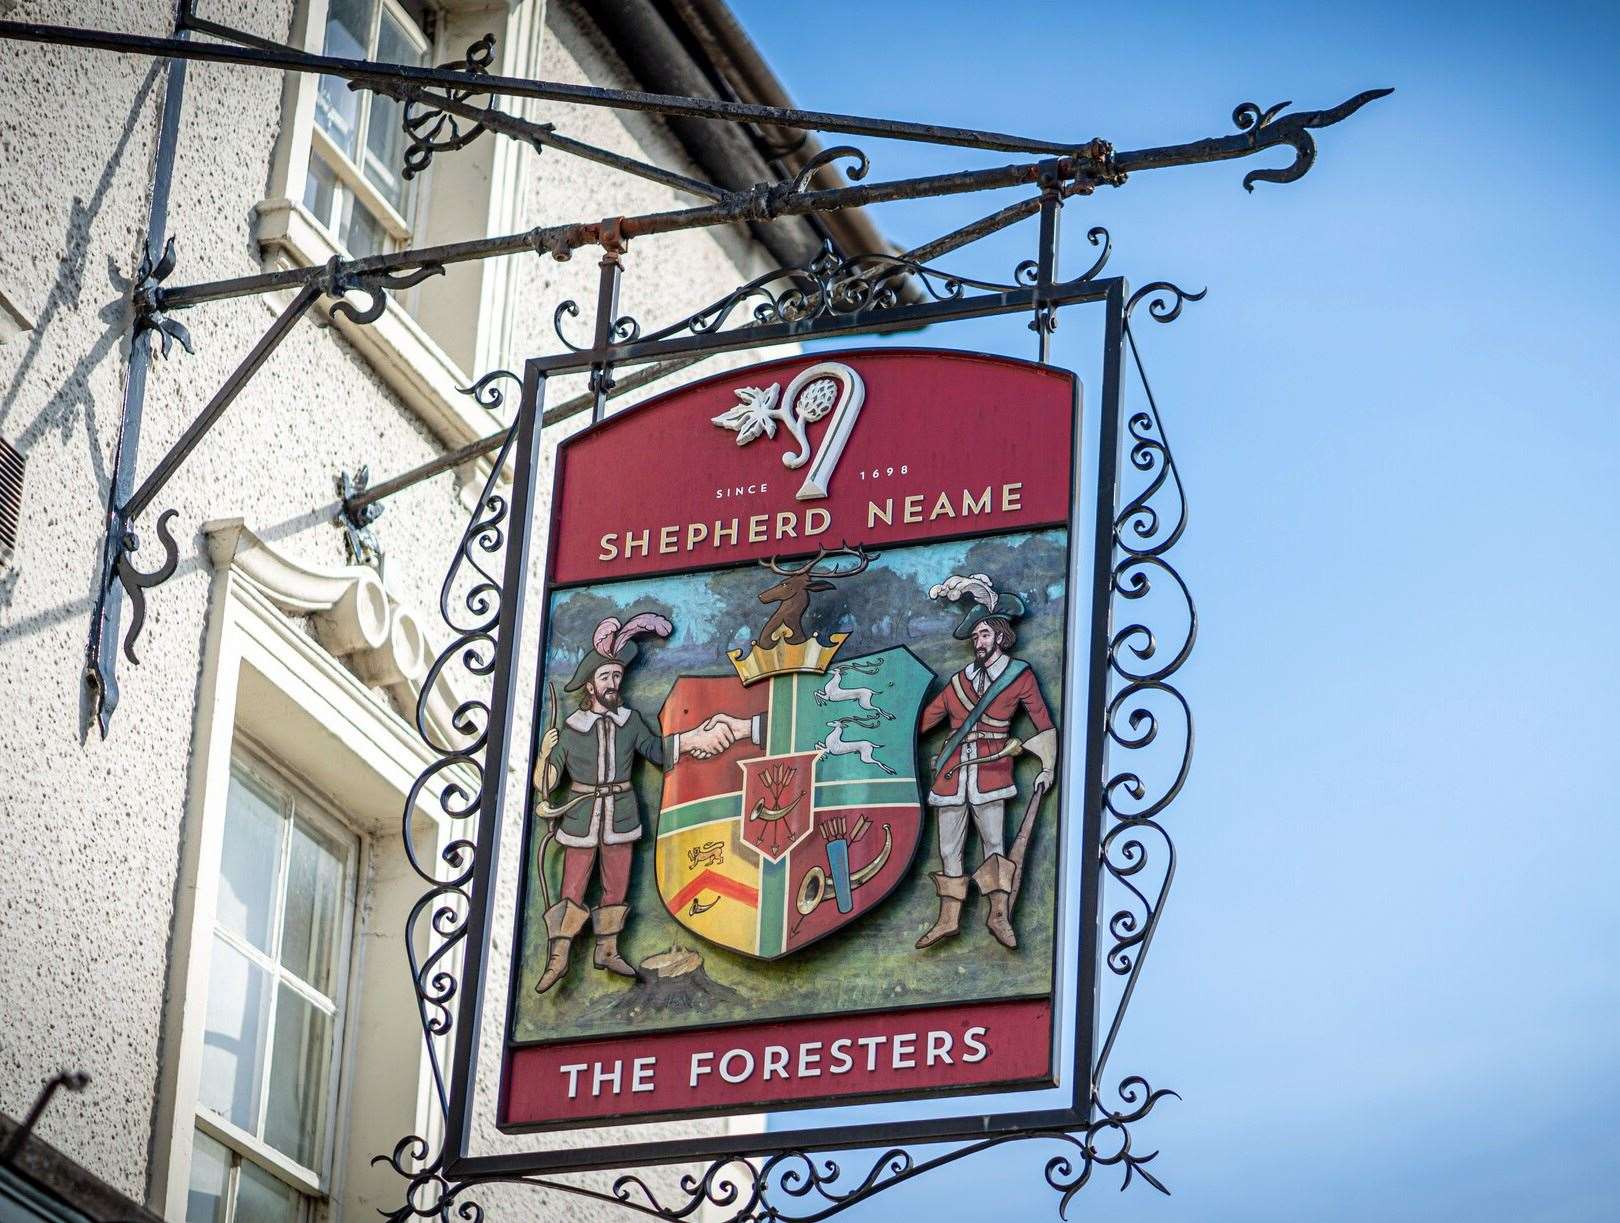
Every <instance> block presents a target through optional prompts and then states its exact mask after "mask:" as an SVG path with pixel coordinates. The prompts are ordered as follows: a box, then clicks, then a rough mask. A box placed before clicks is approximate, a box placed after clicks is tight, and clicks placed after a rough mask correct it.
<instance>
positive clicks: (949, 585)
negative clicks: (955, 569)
mask: <svg viewBox="0 0 1620 1223" xmlns="http://www.w3.org/2000/svg"><path fill="white" fill-rule="evenodd" d="M963 595H966V596H967V597H968V598H970V599H972V600H973V601H974V602H975V603H982V604H984V609H985V611H995V610H996V588H995V586H994V585H993V584H992V583H991V581H990V577H989V575H988V574H983V573H969V574H961V573H953V574H951V576H950V577H948V578H946V579H945V580H944V581H943V582H941V583H939V584H938V585H937V586H934V587H932V588H930V589H929V591H928V597H929V598H930V599H939V598H945V599H949V600H950V601H951V602H953V603H954V602H956V601H957V600H959V599H961V598H962V596H963Z"/></svg>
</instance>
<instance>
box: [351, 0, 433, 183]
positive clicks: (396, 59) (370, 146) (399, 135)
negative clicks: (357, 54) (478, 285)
mask: <svg viewBox="0 0 1620 1223" xmlns="http://www.w3.org/2000/svg"><path fill="white" fill-rule="evenodd" d="M377 59H378V61H379V62H381V63H385V64H409V65H411V66H413V67H420V66H421V64H422V62H423V56H422V53H421V52H420V51H418V50H417V49H416V43H415V42H414V41H413V40H412V39H411V37H410V36H409V35H408V34H406V33H405V29H404V27H403V26H401V25H400V23H399V22H398V21H397V20H396V19H395V18H394V15H393V14H392V13H390V12H389V11H388V10H387V9H384V10H383V14H382V22H381V24H380V26H379V27H378V30H377ZM403 118H404V107H403V106H401V105H400V103H398V102H397V101H395V100H394V99H393V98H385V97H382V96H381V95H375V96H373V97H372V99H371V122H370V124H369V125H368V126H367V128H366V163H365V174H366V177H367V178H368V179H370V180H371V181H372V183H373V184H375V185H376V187H377V190H378V191H380V192H382V195H383V198H384V199H386V200H387V201H388V202H389V203H390V204H392V205H393V206H394V207H395V208H396V209H398V210H399V211H400V212H402V213H403V212H405V211H406V207H405V192H406V188H407V187H408V186H409V185H410V184H409V183H407V182H406V181H405V179H404V178H402V177H401V176H400V171H401V170H402V169H403V168H404V167H403V164H402V158H403V156H404V154H403V149H404V147H405V133H404V131H403V129H402V128H401V126H400V125H401V123H402V121H403Z"/></svg>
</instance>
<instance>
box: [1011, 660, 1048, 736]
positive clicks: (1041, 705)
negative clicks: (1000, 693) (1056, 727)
mask: <svg viewBox="0 0 1620 1223" xmlns="http://www.w3.org/2000/svg"><path fill="white" fill-rule="evenodd" d="M1013 691H1014V693H1015V695H1017V697H1018V703H1019V704H1020V705H1022V706H1023V707H1024V712H1025V713H1026V714H1028V715H1029V720H1030V721H1031V722H1033V723H1034V724H1035V733H1036V734H1040V732H1041V731H1043V730H1051V729H1052V713H1051V711H1050V710H1049V709H1047V707H1046V698H1045V697H1043V696H1042V695H1041V686H1040V684H1039V683H1038V682H1037V681H1036V679H1035V672H1034V671H1033V670H1032V669H1030V670H1025V672H1024V673H1023V674H1022V675H1020V676H1019V677H1018V682H1017V683H1016V684H1014V685H1013Z"/></svg>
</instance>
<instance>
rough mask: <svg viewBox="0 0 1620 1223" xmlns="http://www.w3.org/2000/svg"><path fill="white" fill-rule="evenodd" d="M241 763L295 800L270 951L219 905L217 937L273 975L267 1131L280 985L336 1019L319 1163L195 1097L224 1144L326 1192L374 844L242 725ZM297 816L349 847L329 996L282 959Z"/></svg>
mask: <svg viewBox="0 0 1620 1223" xmlns="http://www.w3.org/2000/svg"><path fill="white" fill-rule="evenodd" d="M237 770H240V771H242V772H245V773H247V774H249V775H250V776H251V777H252V778H253V779H254V780H255V781H257V782H258V783H259V784H260V785H261V786H263V787H264V788H265V789H266V790H268V791H270V792H271V793H274V794H276V795H277V797H278V799H281V798H285V799H290V800H291V803H292V806H291V809H290V810H289V809H287V808H286V806H285V804H284V806H283V811H282V817H283V820H284V821H285V826H284V827H283V829H282V834H281V844H280V846H279V848H278V851H277V854H278V856H277V867H276V871H277V873H276V880H275V884H274V886H273V888H272V891H273V895H274V902H273V908H272V913H273V914H274V919H273V926H272V930H271V946H270V951H269V952H268V953H266V952H264V951H261V950H259V949H258V948H257V947H255V946H253V945H252V944H251V943H250V942H248V940H247V939H245V938H243V937H242V936H241V935H240V934H238V933H237V932H236V931H234V930H231V929H229V928H228V927H226V926H224V925H221V924H220V922H219V918H218V914H217V912H216V914H215V917H214V922H213V934H214V937H215V938H219V939H223V940H224V942H225V943H226V945H228V946H229V947H230V948H231V949H232V950H233V951H236V952H238V953H239V954H241V955H242V956H244V957H246V958H247V960H248V961H249V962H250V963H252V964H254V965H256V966H258V967H259V968H260V969H261V970H262V971H263V972H265V973H266V974H267V976H268V978H269V980H270V982H271V990H270V999H269V1003H268V1005H267V1006H266V1008H265V1013H264V1040H265V1058H266V1062H265V1070H264V1073H265V1078H266V1083H265V1085H264V1087H262V1088H261V1092H260V1099H259V1105H258V1109H259V1115H258V1117H257V1119H256V1122H257V1123H256V1126H255V1128H256V1129H258V1130H259V1131H261V1132H262V1131H263V1130H264V1123H265V1115H266V1113H267V1111H268V1109H269V1107H270V1092H269V1088H268V1080H269V1076H271V1075H273V1074H274V1073H275V1058H274V1052H275V1032H276V1008H277V1006H278V1005H279V1004H280V999H281V988H280V987H281V986H282V985H283V984H286V985H287V986H288V987H289V988H291V989H292V990H293V991H294V992H296V993H298V994H299V995H300V996H302V997H303V998H304V999H305V1000H306V1001H308V1002H310V1003H312V1004H313V1005H314V1006H315V1008H316V1009H317V1010H319V1011H321V1012H322V1013H323V1014H325V1015H326V1016H327V1017H328V1018H329V1019H330V1020H331V1022H332V1033H333V1037H334V1039H333V1041H332V1052H331V1055H330V1060H329V1063H328V1065H327V1068H326V1078H325V1084H326V1103H325V1111H326V1116H325V1118H324V1119H323V1121H322V1125H321V1149H320V1151H319V1152H318V1154H317V1159H316V1164H315V1166H314V1167H310V1166H307V1165H304V1164H300V1163H299V1162H298V1161H297V1160H295V1159H293V1158H292V1157H291V1156H289V1155H287V1154H285V1153H284V1152H282V1151H279V1150H277V1149H276V1148H275V1147H273V1146H270V1145H269V1144H268V1143H267V1142H265V1141H264V1140H263V1139H262V1138H260V1137H258V1136H257V1135H255V1134H251V1133H249V1132H247V1131H246V1130H244V1129H242V1128H241V1127H239V1126H237V1125H236V1124H235V1123H233V1122H232V1121H231V1120H230V1119H229V1118H227V1117H223V1116H221V1115H220V1114H218V1113H216V1112H214V1111H213V1110H212V1109H210V1108H209V1107H208V1106H207V1105H205V1104H203V1103H202V1102H201V1101H198V1103H197V1116H196V1121H197V1128H198V1129H200V1130H202V1131H203V1132H204V1133H206V1134H207V1135H208V1136H209V1137H211V1138H213V1139H214V1140H215V1141H217V1142H220V1143H223V1144H224V1145H225V1146H227V1147H229V1148H231V1149H233V1150H235V1151H236V1152H237V1153H238V1154H240V1155H244V1156H246V1157H248V1158H250V1159H251V1160H253V1162H254V1163H256V1164H259V1165H260V1166H261V1167H262V1168H264V1170H265V1171H267V1172H270V1173H272V1174H274V1175H275V1176H276V1177H278V1178H279V1179H280V1180H282V1181H284V1182H285V1183H287V1184H288V1185H291V1186H292V1187H293V1188H294V1189H296V1190H298V1191H299V1192H300V1193H303V1194H309V1195H316V1196H325V1195H327V1194H328V1193H329V1192H330V1190H331V1187H332V1169H333V1163H334V1159H335V1153H336V1149H337V1144H336V1133H337V1130H338V1125H339V1120H340V1118H341V1115H342V1114H341V1109H342V1106H343V1104H344V1100H343V1099H342V1095H341V1085H342V1071H343V1066H344V1064H345V1062H346V1061H347V1058H346V1056H345V1054H346V1052H347V1050H348V1047H349V1041H350V1038H351V1034H352V1028H353V1025H352V1024H350V1023H349V1022H348V1019H349V1015H350V1011H351V1006H350V1003H351V1000H353V999H354V997H355V994H356V992H357V989H358V985H359V981H358V977H357V973H356V972H355V962H354V946H355V933H356V928H357V926H358V922H359V909H358V901H359V880H360V878H361V877H362V872H361V861H362V857H363V855H364V854H365V853H366V852H367V848H368V847H367V844H366V840H365V838H364V837H363V836H361V835H360V834H359V833H357V832H356V831H355V830H354V829H352V828H350V827H349V826H348V825H347V824H344V823H343V822H342V821H341V820H339V819H337V818H336V817H335V816H333V815H332V814H330V812H331V811H332V810H334V809H335V807H336V804H335V803H334V802H333V801H332V800H331V799H330V798H327V797H325V796H321V795H317V794H316V793H315V792H314V791H313V790H311V788H310V787H309V786H307V785H306V784H304V783H303V782H302V781H301V780H299V779H298V778H297V777H295V776H294V775H293V774H292V773H291V772H290V771H288V770H287V769H285V768H284V767H282V766H281V765H280V764H278V763H277V762H276V761H274V760H273V759H272V758H271V756H270V755H269V753H267V752H265V751H264V749H263V748H261V747H259V745H258V744H257V743H255V742H254V740H253V738H252V737H251V736H250V735H248V734H246V733H244V732H241V731H239V732H238V734H237V736H236V738H235V742H234V744H233V747H232V751H231V771H232V772H235V771H237ZM295 813H296V814H295ZM299 819H301V820H303V821H304V822H305V823H306V824H309V825H311V826H313V827H315V828H316V829H318V830H319V831H321V832H322V833H324V834H325V835H326V836H328V837H330V838H331V839H332V840H334V841H338V842H341V843H343V844H345V845H346V846H347V847H348V848H347V853H346V854H345V857H344V863H343V911H342V915H341V920H342V929H341V931H340V932H339V938H338V943H337V947H336V949H335V951H334V955H335V960H334V963H336V964H337V965H339V966H340V970H341V971H340V975H339V976H338V979H337V990H336V993H335V994H334V995H333V996H332V997H330V998H328V997H327V996H326V995H324V994H322V993H320V992H319V991H318V990H316V989H315V988H314V987H313V986H312V985H309V984H308V983H307V982H305V981H303V980H302V979H301V978H299V977H298V976H296V975H295V974H294V973H292V972H290V971H289V970H288V969H287V968H286V967H285V966H283V965H282V963H281V940H282V937H283V934H284V931H283V929H282V926H283V916H284V913H285V908H286V899H287V897H286V891H287V863H288V859H289V853H288V849H289V844H290V842H291V838H292V830H293V826H294V824H295V823H296V822H297V820H299Z"/></svg>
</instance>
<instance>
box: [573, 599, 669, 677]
mask: <svg viewBox="0 0 1620 1223" xmlns="http://www.w3.org/2000/svg"><path fill="white" fill-rule="evenodd" d="M674 630H675V626H674V625H673V624H671V623H670V622H669V618H668V617H667V616H660V615H659V614H658V613H657V612H637V613H636V614H635V615H633V616H631V617H630V619H628V620H625V621H623V622H622V623H621V622H620V620H619V618H618V617H617V616H609V617H608V618H607V619H606V620H604V621H602V623H600V624H598V625H597V626H596V631H595V632H594V633H592V634H591V648H590V649H589V650H587V651H585V657H584V658H582V659H580V660H579V666H577V667H575V668H574V678H573V679H571V680H569V681H568V687H566V688H565V689H563V691H565V692H578V691H579V690H580V689H581V688H583V687H584V686H585V684H586V682H587V681H588V680H589V679H590V678H591V676H593V675H595V674H596V673H597V672H598V671H600V670H601V669H602V668H603V667H609V666H620V667H628V666H629V665H630V664H631V663H632V662H633V661H635V657H636V654H637V653H638V652H639V649H640V647H638V646H637V645H636V638H637V637H645V636H647V635H649V634H650V635H652V636H655V637H668V636H669V635H670V633H672V632H674Z"/></svg>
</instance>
